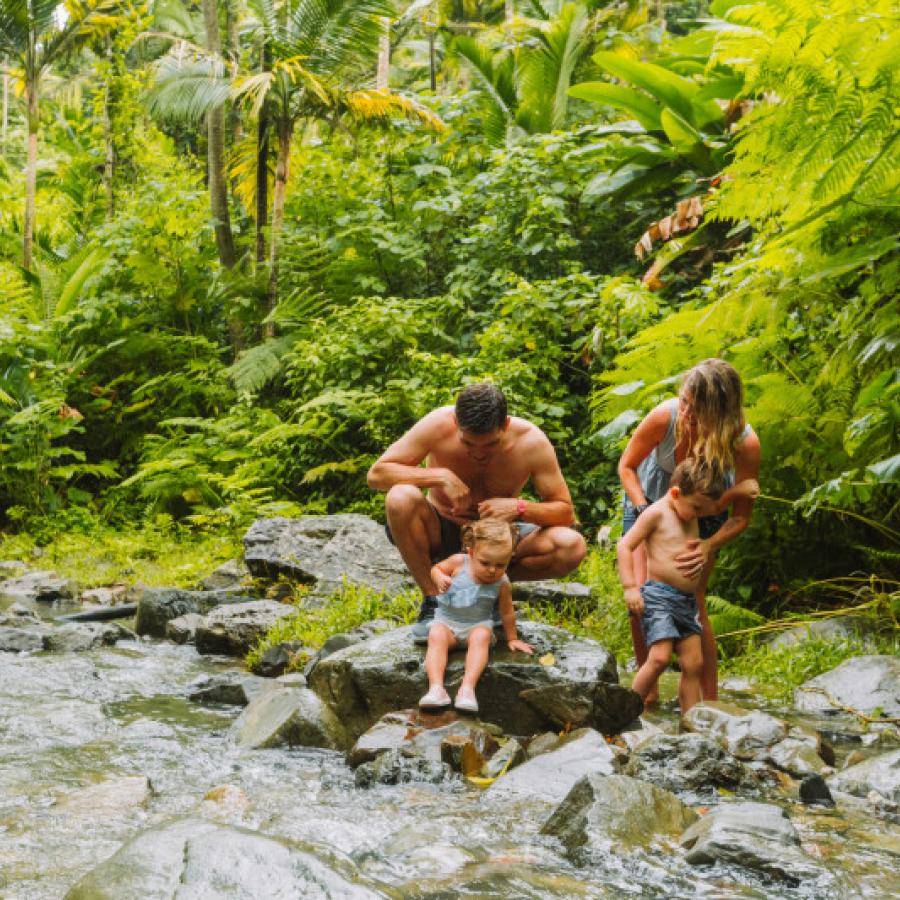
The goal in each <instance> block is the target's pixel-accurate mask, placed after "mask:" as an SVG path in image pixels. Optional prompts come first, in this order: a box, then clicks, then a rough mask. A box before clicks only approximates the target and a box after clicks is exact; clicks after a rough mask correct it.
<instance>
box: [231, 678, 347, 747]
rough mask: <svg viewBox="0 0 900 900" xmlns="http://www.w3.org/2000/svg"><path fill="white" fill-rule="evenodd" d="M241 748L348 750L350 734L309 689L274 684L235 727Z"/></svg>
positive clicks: (246, 709)
mask: <svg viewBox="0 0 900 900" xmlns="http://www.w3.org/2000/svg"><path fill="white" fill-rule="evenodd" d="M232 733H233V735H234V740H235V743H236V744H237V745H238V746H239V747H246V748H247V749H253V750H257V749H260V748H262V747H324V748H326V749H328V750H346V749H347V747H348V746H349V743H350V742H349V740H348V737H347V733H346V731H345V730H344V727H343V725H342V724H341V723H340V721H339V720H338V719H337V717H336V716H335V715H334V713H333V712H332V711H331V710H330V709H329V708H328V707H327V706H326V705H325V704H324V703H322V701H321V700H320V699H319V698H318V697H317V696H316V695H315V694H314V693H313V692H312V691H310V690H308V689H307V688H302V687H301V688H293V687H283V686H281V685H277V684H273V686H272V687H271V688H269V689H268V690H264V691H261V692H260V693H258V694H256V695H255V696H253V697H252V698H251V700H250V702H249V703H248V704H247V706H246V707H245V708H244V711H243V712H242V713H241V714H240V716H238V718H237V721H235V723H234V725H233V726H232Z"/></svg>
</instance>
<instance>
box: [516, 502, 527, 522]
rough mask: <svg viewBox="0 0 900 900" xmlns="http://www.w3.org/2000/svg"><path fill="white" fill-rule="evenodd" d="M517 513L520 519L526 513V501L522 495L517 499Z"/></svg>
mask: <svg viewBox="0 0 900 900" xmlns="http://www.w3.org/2000/svg"><path fill="white" fill-rule="evenodd" d="M516 515H517V516H518V517H519V518H520V519H521V518H522V516H524V515H525V501H524V500H523V499H522V498H521V497H519V499H518V500H516Z"/></svg>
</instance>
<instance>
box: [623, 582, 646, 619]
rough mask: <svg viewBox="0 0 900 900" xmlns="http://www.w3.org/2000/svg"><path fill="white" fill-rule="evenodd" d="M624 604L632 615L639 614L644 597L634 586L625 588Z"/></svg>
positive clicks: (642, 609) (641, 610) (642, 608)
mask: <svg viewBox="0 0 900 900" xmlns="http://www.w3.org/2000/svg"><path fill="white" fill-rule="evenodd" d="M625 605H626V606H627V607H628V612H630V613H631V614H632V615H633V616H639V615H640V614H641V613H642V612H643V611H644V598H643V597H642V596H641V592H640V591H639V590H638V589H637V588H636V587H630V588H625Z"/></svg>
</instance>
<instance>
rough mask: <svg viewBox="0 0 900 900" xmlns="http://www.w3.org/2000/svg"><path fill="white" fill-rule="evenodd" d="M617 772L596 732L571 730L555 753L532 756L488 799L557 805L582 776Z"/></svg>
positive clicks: (495, 787)
mask: <svg viewBox="0 0 900 900" xmlns="http://www.w3.org/2000/svg"><path fill="white" fill-rule="evenodd" d="M617 769H618V762H617V761H616V758H615V754H614V753H613V751H612V750H611V749H610V747H609V745H608V744H607V743H606V741H605V740H604V739H603V735H601V734H600V733H599V732H598V731H593V730H591V729H589V728H582V729H580V730H578V731H573V732H572V733H571V734H570V735H567V736H566V737H565V738H563V739H562V741H561V742H560V746H559V747H557V749H555V750H550V751H548V752H547V753H542V754H540V756H535V757H532V758H531V759H529V760H528V762H525V763H522V765H521V766H517V767H516V768H515V769H513V770H512V772H509V773H508V774H506V775H504V776H503V777H502V778H498V779H497V780H496V781H495V782H494V783H493V784H492V785H491V786H490V787H489V788H488V791H487V793H488V795H489V796H491V797H492V798H497V799H501V798H510V797H519V798H532V799H535V800H541V801H544V802H546V803H560V802H561V801H562V800H563V799H564V798H565V796H566V794H568V793H569V791H570V790H571V789H572V787H573V786H574V784H575V782H577V781H578V780H579V779H581V778H583V777H584V776H585V775H613V774H616V770H617Z"/></svg>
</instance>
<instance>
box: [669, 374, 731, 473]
mask: <svg viewBox="0 0 900 900" xmlns="http://www.w3.org/2000/svg"><path fill="white" fill-rule="evenodd" d="M681 393H682V394H684V395H687V396H688V398H689V399H690V404H691V411H692V413H693V416H694V419H695V421H696V423H697V436H696V438H695V439H694V444H693V446H692V447H690V448H688V456H697V457H702V458H703V459H705V460H706V461H707V462H708V463H709V464H710V466H712V467H713V468H718V470H719V471H721V472H727V471H729V470H730V469H733V468H734V456H735V451H736V449H737V445H738V441H739V440H740V437H741V434H742V433H743V430H744V387H743V385H742V384H741V376H740V375H738V373H737V370H736V369H735V368H734V366H731V365H729V364H728V363H727V362H725V360H724V359H715V358H713V359H704V360H703V362H701V363H697V365H696V366H694V367H693V368H692V369H690V370H689V371H688V373H687V375H685V376H684V381H683V382H682V384H681ZM686 432H687V425H686V423H685V422H684V421H683V417H682V416H678V418H677V420H676V422H675V436H676V439H677V441H678V442H679V443H680V442H681V439H682V437H683V436H684V435H685V433H686Z"/></svg>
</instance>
